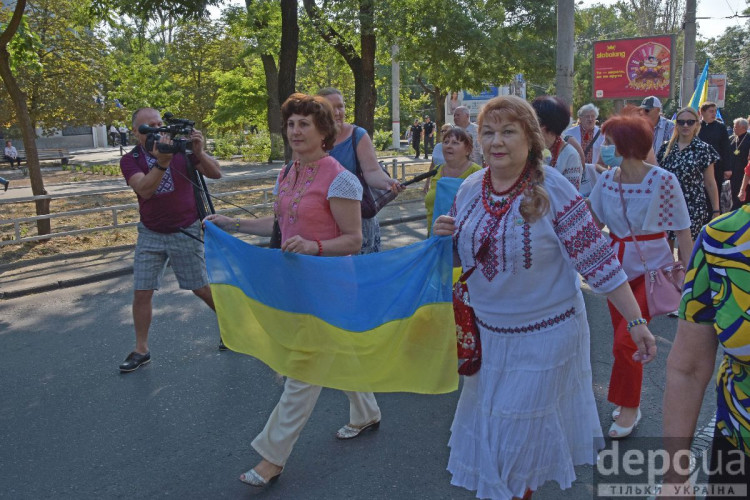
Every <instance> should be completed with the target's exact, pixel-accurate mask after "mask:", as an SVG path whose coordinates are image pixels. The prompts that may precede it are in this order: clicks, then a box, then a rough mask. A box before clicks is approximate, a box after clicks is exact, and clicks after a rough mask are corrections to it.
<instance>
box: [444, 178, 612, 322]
mask: <svg viewBox="0 0 750 500" xmlns="http://www.w3.org/2000/svg"><path fill="white" fill-rule="evenodd" d="M484 175H485V171H483V170H482V171H479V172H475V173H473V174H471V175H470V176H469V177H467V178H466V180H465V181H464V182H463V184H461V187H460V188H459V190H458V194H457V195H456V199H455V202H454V208H452V209H451V215H454V214H456V226H457V229H456V235H455V236H454V238H456V240H455V241H456V248H457V251H458V255H459V257H460V258H461V264H462V266H463V269H464V271H465V270H467V269H469V268H470V267H472V266H473V265H475V263H476V262H475V257H474V256H475V255H476V252H477V250H478V248H479V247H480V246H481V245H482V243H483V241H484V238H485V236H484V235H486V234H488V233H489V232H490V231H491V234H493V236H494V237H493V238H492V240H491V241H490V242H489V248H488V250H487V255H486V257H485V259H484V260H483V261H482V262H480V263H479V264H478V265H477V268H476V270H475V271H474V273H473V274H472V275H471V276H470V277H469V279H468V281H467V283H468V286H469V297H470V300H471V306H472V307H474V310H475V311H476V314H477V316H478V317H479V318H480V319H482V320H484V321H485V322H486V323H489V324H493V325H505V326H508V325H513V324H519V322H524V321H527V322H528V321H531V320H535V319H543V318H546V317H549V316H555V315H558V314H560V313H561V312H564V311H565V310H567V309H568V308H570V307H571V304H572V301H573V299H574V297H575V296H576V295H577V294H578V293H579V290H580V287H581V284H580V279H579V277H578V273H580V274H582V275H583V276H584V278H586V280H587V282H588V284H589V286H591V288H592V289H593V290H595V291H597V292H600V293H609V292H610V291H612V290H614V289H615V288H617V287H618V286H619V285H621V284H622V283H624V282H625V281H626V279H627V278H626V276H625V273H623V271H622V268H621V267H620V263H619V262H618V261H617V258H616V257H615V256H614V253H613V252H612V250H611V248H610V247H609V245H608V243H607V241H606V239H605V238H603V236H602V234H601V232H600V231H599V230H598V228H597V227H596V226H595V225H594V222H593V219H592V217H591V213H590V212H589V209H588V206H587V205H586V202H585V201H584V200H583V199H582V198H581V197H580V196H579V195H578V192H577V191H576V190H575V189H574V188H573V186H571V185H570V182H568V181H567V180H566V179H565V178H563V176H562V175H560V174H559V173H558V172H557V171H555V170H554V169H552V168H550V167H545V178H544V188H545V190H546V191H547V195H548V197H549V202H550V207H549V210H548V211H547V213H546V214H545V215H544V216H542V217H541V218H540V219H538V220H537V221H535V222H533V223H530V224H529V223H527V222H525V220H524V219H523V217H522V216H521V214H520V204H521V201H522V199H523V196H519V197H518V198H517V199H516V200H514V201H513V204H512V206H511V208H510V210H509V211H508V213H506V214H505V216H504V217H503V218H502V220H501V221H500V223H498V222H497V219H495V218H494V217H492V216H490V215H489V214H488V213H487V211H486V210H485V208H484V206H483V203H482V201H480V198H481V196H482V178H483V177H484ZM498 224H499V227H498Z"/></svg>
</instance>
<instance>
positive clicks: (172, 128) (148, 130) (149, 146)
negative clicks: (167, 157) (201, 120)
mask: <svg viewBox="0 0 750 500" xmlns="http://www.w3.org/2000/svg"><path fill="white" fill-rule="evenodd" d="M164 121H165V122H166V123H167V125H165V126H163V127H149V126H148V125H146V124H145V123H144V124H143V125H141V126H140V127H138V132H140V133H141V134H148V137H146V151H149V152H151V151H153V149H154V143H156V148H157V149H158V150H159V152H160V153H172V154H174V153H191V152H192V151H191V148H190V146H191V144H192V142H191V140H190V138H189V137H190V134H191V132H192V131H193V126H194V125H195V122H194V121H192V120H186V119H184V118H175V117H174V115H173V114H172V113H165V114H164ZM161 134H167V135H169V138H170V139H172V144H164V143H160V142H159V139H161ZM178 135H181V136H184V137H177V136H178Z"/></svg>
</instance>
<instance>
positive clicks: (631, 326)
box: [625, 318, 648, 331]
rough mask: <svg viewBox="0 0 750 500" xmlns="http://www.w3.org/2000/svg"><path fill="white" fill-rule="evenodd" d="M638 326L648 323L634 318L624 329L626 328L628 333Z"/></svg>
mask: <svg viewBox="0 0 750 500" xmlns="http://www.w3.org/2000/svg"><path fill="white" fill-rule="evenodd" d="M638 325H648V321H646V320H645V319H643V318H636V319H634V320H633V321H628V324H627V326H626V327H625V328H627V329H628V331H630V329H631V328H635V327H636V326H638Z"/></svg>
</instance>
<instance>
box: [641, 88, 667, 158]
mask: <svg viewBox="0 0 750 500" xmlns="http://www.w3.org/2000/svg"><path fill="white" fill-rule="evenodd" d="M640 108H641V115H642V116H645V117H646V119H648V121H649V123H651V126H652V127H654V145H653V148H652V149H653V151H654V155H656V153H657V152H658V151H659V148H660V147H661V145H662V144H664V142H665V141H668V140H669V138H670V137H672V131H673V130H674V123H672V121H670V120H667V119H666V118H664V117H663V116H661V101H660V100H659V98H658V97H656V96H653V95H652V96H648V97H647V98H645V99H644V100H643V102H641V106H640Z"/></svg>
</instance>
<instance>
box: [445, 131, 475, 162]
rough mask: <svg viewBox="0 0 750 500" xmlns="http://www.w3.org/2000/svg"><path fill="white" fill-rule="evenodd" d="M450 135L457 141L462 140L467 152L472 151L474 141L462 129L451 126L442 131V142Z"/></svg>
mask: <svg viewBox="0 0 750 500" xmlns="http://www.w3.org/2000/svg"><path fill="white" fill-rule="evenodd" d="M444 126H445V125H444ZM450 137H453V138H454V139H456V140H457V141H458V142H462V143H463V144H464V146H466V153H467V154H469V155H471V153H472V151H474V141H473V140H472V139H471V137H470V136H469V134H467V133H466V131H465V130H464V129H462V128H460V127H451V128H449V129H448V130H446V131H445V132H443V142H445V140H446V139H448V138H450Z"/></svg>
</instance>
